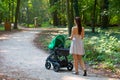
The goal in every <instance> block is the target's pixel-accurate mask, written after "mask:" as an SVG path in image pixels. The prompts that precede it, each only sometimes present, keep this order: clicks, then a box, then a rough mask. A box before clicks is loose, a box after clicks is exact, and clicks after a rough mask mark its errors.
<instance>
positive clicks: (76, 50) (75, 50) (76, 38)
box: [70, 35, 85, 55]
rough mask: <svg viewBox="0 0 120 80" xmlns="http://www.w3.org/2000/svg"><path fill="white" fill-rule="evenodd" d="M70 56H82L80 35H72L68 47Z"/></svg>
mask: <svg viewBox="0 0 120 80" xmlns="http://www.w3.org/2000/svg"><path fill="white" fill-rule="evenodd" d="M70 54H78V55H84V54H85V51H84V45H83V41H82V38H81V36H80V35H73V39H72V41H71V46H70Z"/></svg>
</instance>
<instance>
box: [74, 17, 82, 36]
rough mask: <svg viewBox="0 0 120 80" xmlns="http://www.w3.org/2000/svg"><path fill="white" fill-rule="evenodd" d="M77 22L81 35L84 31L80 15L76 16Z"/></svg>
mask: <svg viewBox="0 0 120 80" xmlns="http://www.w3.org/2000/svg"><path fill="white" fill-rule="evenodd" d="M75 22H76V25H77V27H78V34H79V35H81V32H82V25H81V19H80V17H75Z"/></svg>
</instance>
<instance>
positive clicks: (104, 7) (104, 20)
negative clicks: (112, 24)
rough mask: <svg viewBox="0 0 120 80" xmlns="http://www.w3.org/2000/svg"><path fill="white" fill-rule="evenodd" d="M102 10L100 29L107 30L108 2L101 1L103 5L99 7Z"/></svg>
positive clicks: (105, 0) (106, 0)
mask: <svg viewBox="0 0 120 80" xmlns="http://www.w3.org/2000/svg"><path fill="white" fill-rule="evenodd" d="M101 8H102V13H101V14H102V15H101V18H102V22H101V24H102V25H101V27H102V28H103V29H104V28H107V27H108V24H109V20H108V9H109V1H108V0H103V4H102V6H101Z"/></svg>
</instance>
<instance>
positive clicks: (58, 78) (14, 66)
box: [0, 29, 118, 80]
mask: <svg viewBox="0 0 120 80" xmlns="http://www.w3.org/2000/svg"><path fill="white" fill-rule="evenodd" d="M40 31H41V30H40V29H29V30H28V29H27V30H23V31H21V32H17V33H14V34H9V35H3V36H2V37H1V39H0V73H3V74H5V75H7V76H8V77H11V78H14V79H15V80H118V79H113V78H107V77H102V76H99V75H95V74H91V73H89V72H88V76H87V77H84V76H82V74H83V73H82V71H81V73H80V74H79V75H73V74H72V72H69V71H67V69H62V70H61V71H60V72H54V71H53V70H52V68H51V69H50V70H46V69H45V67H44V64H45V59H46V58H47V56H48V55H49V54H47V53H46V52H45V51H43V50H42V49H38V48H37V47H35V46H34V43H33V39H34V38H35V36H36V34H37V33H39V32H40Z"/></svg>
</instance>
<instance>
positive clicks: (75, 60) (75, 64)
mask: <svg viewBox="0 0 120 80" xmlns="http://www.w3.org/2000/svg"><path fill="white" fill-rule="evenodd" d="M73 59H74V67H75V72H77V73H78V58H77V55H76V54H73Z"/></svg>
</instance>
